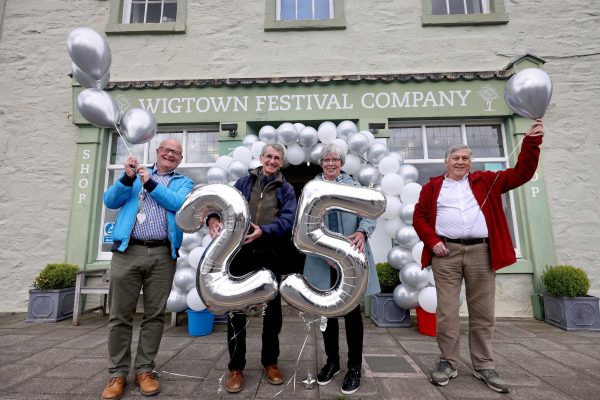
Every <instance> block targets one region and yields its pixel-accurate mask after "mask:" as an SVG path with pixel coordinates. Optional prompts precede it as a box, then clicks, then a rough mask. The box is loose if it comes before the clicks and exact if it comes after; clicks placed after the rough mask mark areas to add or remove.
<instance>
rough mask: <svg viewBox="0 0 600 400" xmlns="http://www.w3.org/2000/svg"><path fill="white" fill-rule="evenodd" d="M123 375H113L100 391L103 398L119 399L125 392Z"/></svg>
mask: <svg viewBox="0 0 600 400" xmlns="http://www.w3.org/2000/svg"><path fill="white" fill-rule="evenodd" d="M125 382H126V381H125V377H124V376H113V377H112V378H110V380H109V381H108V383H107V384H106V386H105V387H104V390H103V391H102V399H103V400H119V399H120V398H121V397H123V394H124V393H125Z"/></svg>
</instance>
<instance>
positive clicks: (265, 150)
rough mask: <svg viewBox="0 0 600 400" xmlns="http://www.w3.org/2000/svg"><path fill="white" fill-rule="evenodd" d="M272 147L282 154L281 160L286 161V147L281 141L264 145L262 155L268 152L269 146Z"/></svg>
mask: <svg viewBox="0 0 600 400" xmlns="http://www.w3.org/2000/svg"><path fill="white" fill-rule="evenodd" d="M268 147H270V148H272V149H273V150H275V151H276V152H278V153H279V154H280V155H281V161H283V162H285V148H284V147H283V146H282V145H280V144H279V143H267V144H265V145H264V146H263V148H262V150H261V151H260V156H261V157H263V156H264V155H265V153H266V152H267V148H268Z"/></svg>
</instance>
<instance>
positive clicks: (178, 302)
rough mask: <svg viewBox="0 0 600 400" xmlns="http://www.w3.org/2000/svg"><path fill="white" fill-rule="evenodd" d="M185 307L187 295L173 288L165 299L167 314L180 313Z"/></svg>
mask: <svg viewBox="0 0 600 400" xmlns="http://www.w3.org/2000/svg"><path fill="white" fill-rule="evenodd" d="M186 307H187V293H185V292H182V291H181V290H179V289H177V288H176V287H174V288H173V289H171V293H169V298H168V299H167V309H166V311H167V312H182V311H185V309H186Z"/></svg>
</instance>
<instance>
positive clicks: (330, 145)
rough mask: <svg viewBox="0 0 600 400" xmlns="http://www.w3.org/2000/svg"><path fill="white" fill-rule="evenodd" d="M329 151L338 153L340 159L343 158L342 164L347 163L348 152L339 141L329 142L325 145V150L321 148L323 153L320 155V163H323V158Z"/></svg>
mask: <svg viewBox="0 0 600 400" xmlns="http://www.w3.org/2000/svg"><path fill="white" fill-rule="evenodd" d="M329 153H335V154H337V155H338V157H339V158H340V160H342V166H344V164H345V163H346V153H345V152H344V148H343V147H342V146H340V145H339V144H337V143H327V144H326V145H325V146H323V150H321V155H320V156H319V164H323V159H324V158H325V157H326V156H327V154H329Z"/></svg>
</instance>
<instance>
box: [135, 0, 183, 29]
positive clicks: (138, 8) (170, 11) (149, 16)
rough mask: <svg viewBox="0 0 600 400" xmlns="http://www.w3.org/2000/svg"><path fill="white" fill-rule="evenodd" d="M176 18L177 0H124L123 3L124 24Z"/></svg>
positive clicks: (151, 22) (171, 20)
mask: <svg viewBox="0 0 600 400" xmlns="http://www.w3.org/2000/svg"><path fill="white" fill-rule="evenodd" d="M176 20H177V0H125V3H124V4H123V23H124V24H135V23H137V24H153V23H158V24H159V23H162V22H175V21H176Z"/></svg>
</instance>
